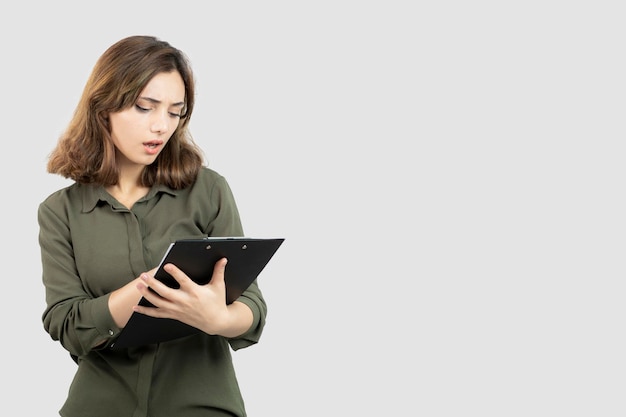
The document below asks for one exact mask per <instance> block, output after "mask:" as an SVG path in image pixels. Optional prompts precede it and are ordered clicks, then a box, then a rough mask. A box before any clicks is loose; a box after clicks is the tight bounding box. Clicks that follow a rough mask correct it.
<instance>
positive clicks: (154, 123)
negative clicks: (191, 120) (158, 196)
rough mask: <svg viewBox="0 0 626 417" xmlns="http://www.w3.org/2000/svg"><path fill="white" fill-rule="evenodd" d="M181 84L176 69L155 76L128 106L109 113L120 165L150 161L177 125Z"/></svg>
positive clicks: (181, 105)
mask: <svg viewBox="0 0 626 417" xmlns="http://www.w3.org/2000/svg"><path fill="white" fill-rule="evenodd" d="M184 100H185V84H184V82H183V79H182V77H181V76H180V74H179V73H178V71H174V72H168V73H166V72H163V73H160V74H157V75H155V76H154V77H153V78H152V79H151V80H150V82H149V83H148V84H147V85H146V87H145V88H144V89H143V91H142V92H141V94H139V98H138V99H137V101H136V102H135V104H134V105H133V106H132V107H129V108H127V109H125V110H122V111H119V112H115V113H110V114H109V123H110V124H111V137H112V139H113V143H114V144H115V148H116V150H117V157H118V161H119V162H120V163H121V164H123V165H141V166H146V165H150V164H152V163H153V162H154V161H155V159H156V158H157V156H158V155H159V153H161V150H163V147H164V146H165V145H166V144H167V142H168V140H169V139H170V137H171V136H172V134H173V133H174V131H175V130H176V128H177V127H178V123H179V121H180V114H181V112H182V111H183V106H184Z"/></svg>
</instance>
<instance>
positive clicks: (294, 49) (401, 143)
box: [0, 0, 626, 417]
mask: <svg viewBox="0 0 626 417" xmlns="http://www.w3.org/2000/svg"><path fill="white" fill-rule="evenodd" d="M618 4H619V2H617V1H614V2H610V1H601V0H600V1H593V2H592V1H578V2H566V1H553V0H545V1H524V2H521V1H517V2H497V1H474V2H462V1H443V2H417V1H415V2H411V1H406V2H402V1H344V0H335V1H323V0H322V1H315V2H313V1H310V2H299V1H257V2H252V1H239V2H211V1H209V2H182V3H181V2H172V1H167V2H166V1H133V2H129V1H107V2H98V3H92V2H78V1H76V2H68V1H65V2H63V1H56V2H44V1H40V2H29V1H24V2H19V4H18V2H9V3H8V4H7V3H5V4H4V5H3V6H0V8H1V10H0V34H1V35H2V40H3V41H2V65H1V68H2V69H1V71H2V77H0V83H1V84H0V88H1V90H0V91H2V99H1V100H0V110H1V111H0V121H1V122H2V127H3V132H2V138H3V140H2V144H3V151H2V160H3V162H2V164H1V165H0V169H1V173H2V178H4V180H5V181H4V197H3V209H2V210H3V212H2V213H3V215H2V216H1V218H0V221H1V222H2V224H1V226H2V230H3V232H4V233H3V238H2V240H3V242H4V243H3V248H4V249H3V260H4V262H3V268H2V269H3V271H2V276H3V281H4V285H3V289H4V296H3V297H2V303H0V305H1V307H0V308H1V309H2V310H1V311H0V312H1V313H2V317H3V318H4V322H5V328H4V336H3V343H2V353H3V354H2V361H3V363H2V376H1V377H0V378H1V379H2V383H3V386H4V390H3V395H2V396H3V401H2V409H3V410H4V411H3V412H2V414H3V415H7V416H8V415H10V416H18V415H29V416H30V415H39V416H53V415H56V410H57V409H58V408H59V407H60V406H61V404H62V402H63V400H64V398H65V394H66V391H67V388H68V386H69V383H70V380H71V377H72V375H73V372H74V369H75V368H74V365H73V362H72V361H71V360H70V358H69V356H68V355H67V353H66V352H65V351H63V350H62V349H61V347H60V345H59V344H58V343H56V342H53V341H52V340H50V338H49V337H48V335H47V334H46V333H45V332H44V331H43V327H42V325H41V313H42V311H43V308H44V293H43V287H42V284H41V268H40V261H39V248H38V244H37V224H36V210H37V205H38V204H39V202H40V201H41V200H43V199H44V198H45V197H46V196H47V195H48V194H50V193H51V192H53V191H55V190H56V189H57V188H60V187H62V186H65V185H66V184H67V182H66V181H65V180H63V179H62V178H59V177H55V176H52V175H50V174H47V173H46V172H45V164H46V158H47V155H48V153H49V152H50V151H51V149H52V148H53V147H54V145H55V142H56V139H57V137H58V135H59V134H60V133H61V131H62V130H63V129H64V127H65V125H66V124H67V122H68V121H69V119H70V117H71V114H72V112H73V110H74V107H75V105H76V103H77V100H78V98H79V95H80V93H81V91H82V88H83V86H84V83H85V81H86V79H87V76H88V74H89V72H90V70H91V68H92V66H93V64H94V63H95V60H96V59H97V58H98V57H99V56H100V54H101V53H102V52H104V50H105V49H106V48H107V47H108V46H109V45H111V44H112V43H114V42H115V41H117V40H119V39H120V38H122V37H125V36H128V35H131V34H153V35H157V36H159V37H161V38H163V39H165V40H167V41H169V42H171V43H172V44H173V45H175V46H177V47H179V48H181V49H183V50H184V51H185V52H186V53H187V54H188V55H189V57H190V58H191V61H192V63H193V65H194V68H195V72H196V75H197V83H198V97H197V107H196V110H195V113H194V117H193V120H192V131H193V133H194V135H195V138H196V139H197V141H198V142H199V143H200V144H201V146H202V147H203V149H204V150H205V152H206V156H207V159H208V162H209V165H210V166H211V167H213V168H214V169H216V170H217V171H219V172H221V173H222V174H223V175H225V176H226V177H227V179H228V180H229V182H230V184H231V186H232V188H233V191H234V193H235V196H236V198H237V201H238V204H239V206H240V210H241V215H242V218H243V221H244V227H245V230H246V234H247V235H249V236H254V237H285V238H286V241H285V244H284V245H283V247H282V248H281V249H280V250H279V252H278V253H277V254H276V256H275V258H274V259H273V260H272V262H271V263H270V264H269V265H268V267H267V269H266V270H265V271H264V272H263V273H262V275H261V277H260V284H261V286H262V288H263V290H264V293H265V296H266V298H267V301H268V303H269V316H268V325H267V329H266V332H265V333H264V336H263V338H262V340H261V343H260V344H258V345H256V346H254V347H252V348H250V349H246V350H243V351H239V352H236V353H234V359H235V363H236V366H237V370H238V375H239V378H240V384H241V388H242V390H243V393H244V396H245V399H246V403H247V407H248V410H249V413H250V415H251V416H255V417H256V416H288V415H297V416H319V415H332V416H346V415H354V416H360V415H415V416H466V415H480V416H498V417H500V416H529V415H532V416H565V415H567V416H592V415H593V416H624V414H625V413H626V407H625V405H624V401H623V398H624V397H623V395H624V390H625V388H626V386H625V385H626V384H625V372H624V371H625V366H624V365H625V363H624V351H625V350H624V348H625V346H624V337H623V333H624V320H623V318H624V297H623V294H624V291H623V290H624V284H623V280H624V262H623V260H624V249H625V247H624V246H625V241H624V237H625V236H626V235H625V233H624V232H625V228H624V213H625V210H624V208H625V207H624V187H623V179H624V146H623V142H624V97H625V95H624V86H625V85H624V78H625V77H624V74H625V73H626V72H625V71H624V70H625V65H624V39H626V38H625V35H626V33H625V29H624V24H623V22H624V15H623V13H622V12H621V10H620V9H619V8H618V7H617V6H618ZM94 238H96V237H94ZM172 384H176V381H172Z"/></svg>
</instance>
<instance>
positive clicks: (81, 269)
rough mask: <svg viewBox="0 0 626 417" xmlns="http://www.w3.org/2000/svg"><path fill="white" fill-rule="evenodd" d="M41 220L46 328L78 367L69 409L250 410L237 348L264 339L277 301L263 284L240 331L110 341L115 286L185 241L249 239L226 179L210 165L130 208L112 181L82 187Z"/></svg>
mask: <svg viewBox="0 0 626 417" xmlns="http://www.w3.org/2000/svg"><path fill="white" fill-rule="evenodd" d="M38 221H39V228H40V231H39V244H40V246H41V259H42V266H43V283H44V286H45V293H46V309H45V311H44V313H43V316H42V320H43V325H44V328H45V330H46V331H47V332H48V333H49V334H50V337H51V338H52V339H53V340H58V341H59V342H60V343H61V345H62V346H63V347H64V348H65V349H66V350H67V351H68V352H69V353H70V355H71V356H72V358H73V359H74V360H75V361H76V363H77V364H78V369H77V371H76V375H75V376H74V379H73V381H72V383H71V385H70V388H69V393H68V397H67V399H66V401H65V403H64V404H63V406H62V408H61V410H60V411H59V413H60V415H61V416H64V417H100V416H102V417H112V416H115V417H140V416H148V417H195V416H218V415H219V416H223V415H227V416H245V415H246V411H245V407H244V401H243V399H242V396H241V393H240V390H239V386H238V382H237V378H236V375H235V371H234V368H233V363H232V358H231V348H232V350H237V349H240V348H244V347H247V346H250V345H252V344H254V343H256V342H258V341H259V338H260V337H261V333H262V330H263V327H264V325H265V318H266V314H267V307H266V305H265V301H264V299H263V295H262V293H261V291H260V290H259V287H258V285H257V282H256V281H255V282H254V283H253V284H252V285H251V286H250V287H249V288H248V290H246V291H245V292H244V294H243V295H242V296H241V297H240V298H239V299H238V301H241V302H243V303H245V304H246V305H248V306H249V307H250V308H251V309H252V312H253V315H254V323H253V325H252V326H251V328H250V329H249V330H248V331H247V332H246V333H245V334H244V335H242V336H240V337H237V338H233V339H227V338H224V337H220V336H211V335H208V334H206V333H199V334H196V335H192V336H187V337H184V338H180V339H177V340H173V341H169V342H165V343H159V344H152V345H147V346H142V347H136V348H129V349H115V350H114V349H112V348H111V347H110V346H111V344H112V343H113V342H114V341H115V338H116V337H117V336H118V335H119V332H120V328H118V327H117V326H116V325H115V322H114V321H113V318H112V316H111V313H110V311H109V308H108V298H109V295H110V293H111V292H112V291H113V290H115V289H117V288H120V287H122V286H123V285H125V284H127V283H128V282H130V281H132V280H133V279H134V278H136V277H138V276H139V275H140V274H141V273H142V272H145V271H148V270H150V269H152V268H154V267H155V266H157V265H158V263H159V262H160V260H161V258H162V257H163V254H164V252H165V250H166V248H167V247H168V246H169V244H170V243H171V242H173V241H174V240H176V239H181V238H192V237H206V236H243V229H242V225H241V221H240V218H239V213H238V210H237V206H236V204H235V200H234V197H233V194H232V192H231V189H230V187H229V185H228V183H227V182H226V180H225V179H224V177H222V176H221V175H219V174H218V173H216V172H215V171H213V170H211V169H209V168H206V167H205V168H203V169H202V170H201V172H200V174H199V176H198V178H197V180H196V182H195V183H194V184H193V185H192V186H190V187H189V188H187V189H184V190H172V189H170V188H168V187H164V186H155V187H152V189H151V190H150V191H149V192H148V194H147V195H146V196H145V197H143V198H142V199H140V200H139V201H137V202H136V203H135V205H134V206H133V207H132V209H130V210H129V209H127V208H126V207H125V206H123V205H122V204H120V203H119V202H118V201H117V200H116V199H115V198H113V197H112V196H111V195H110V194H109V193H107V192H106V191H105V189H104V188H103V187H102V186H93V185H81V184H72V185H70V186H68V187H66V188H63V189H61V190H59V191H57V192H55V193H53V194H52V195H50V196H49V197H48V198H46V199H45V201H43V202H42V203H41V204H40V206H39V211H38ZM103 340H105V341H106V343H104V344H102V341H103Z"/></svg>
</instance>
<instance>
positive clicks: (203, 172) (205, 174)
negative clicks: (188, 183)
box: [195, 166, 228, 188]
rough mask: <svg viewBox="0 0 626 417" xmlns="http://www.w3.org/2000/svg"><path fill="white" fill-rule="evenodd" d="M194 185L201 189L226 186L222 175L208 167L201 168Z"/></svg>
mask: <svg viewBox="0 0 626 417" xmlns="http://www.w3.org/2000/svg"><path fill="white" fill-rule="evenodd" d="M195 185H196V186H200V187H202V188H205V187H208V188H213V187H215V186H218V187H221V186H225V185H226V186H227V185H228V184H227V181H226V178H224V176H223V175H222V174H220V173H219V172H217V171H215V170H213V169H211V168H209V167H206V166H203V167H202V168H200V171H199V172H198V177H197V178H196V184H195Z"/></svg>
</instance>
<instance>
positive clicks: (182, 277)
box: [163, 264, 193, 288]
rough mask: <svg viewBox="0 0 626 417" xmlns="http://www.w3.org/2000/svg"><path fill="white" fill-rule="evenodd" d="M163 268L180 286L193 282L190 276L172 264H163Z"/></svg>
mask: <svg viewBox="0 0 626 417" xmlns="http://www.w3.org/2000/svg"><path fill="white" fill-rule="evenodd" d="M163 270H164V271H165V272H167V273H168V274H170V275H171V276H172V277H173V278H174V279H175V280H176V282H178V285H179V286H180V287H181V288H182V287H183V286H185V285H188V284H190V283H192V282H193V281H192V280H191V278H189V277H188V276H187V274H185V273H184V272H183V271H182V270H181V269H180V268H178V267H177V266H176V265H174V264H165V265H164V266H163Z"/></svg>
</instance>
